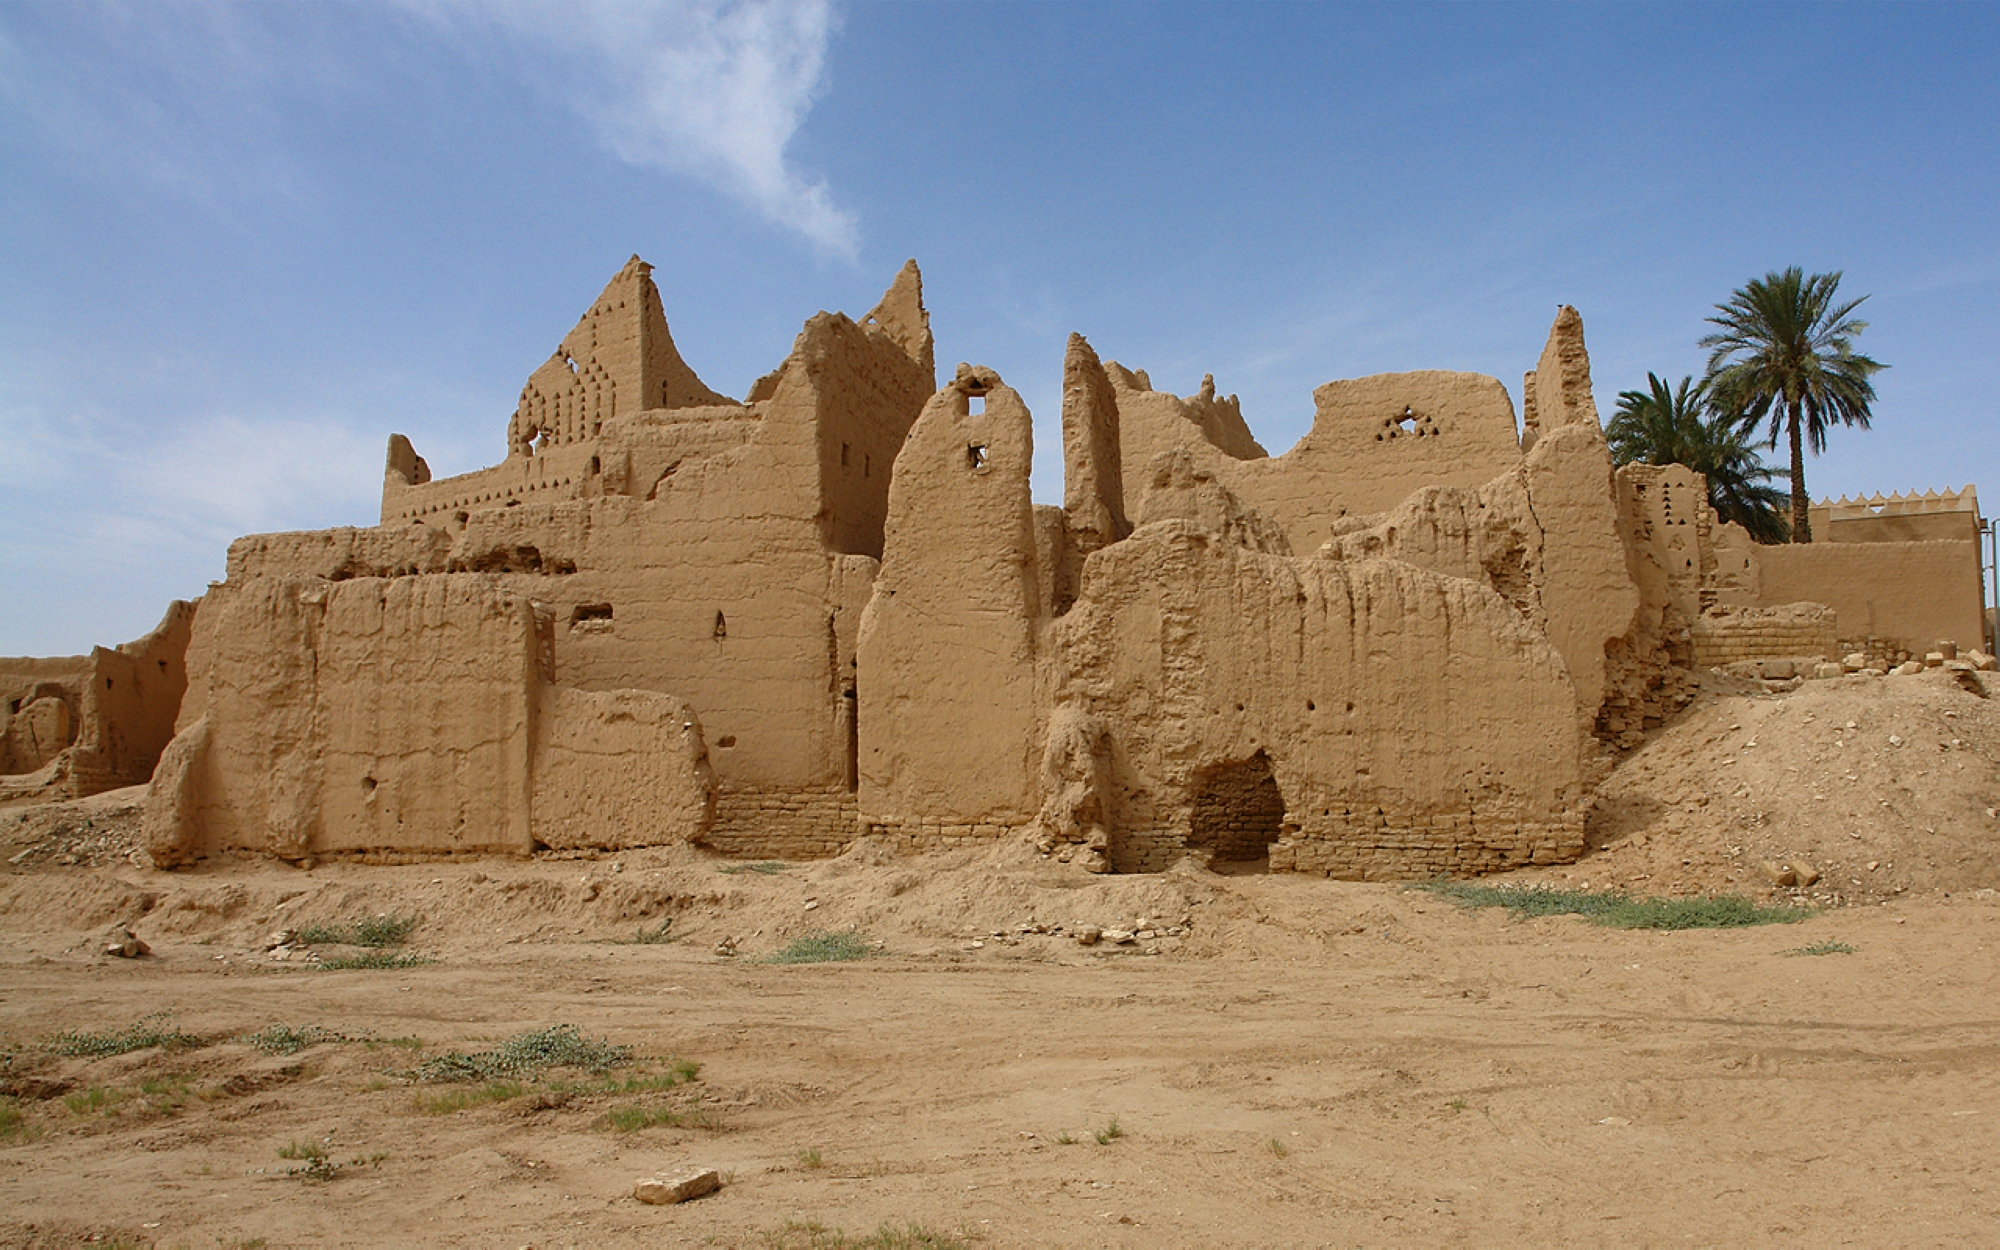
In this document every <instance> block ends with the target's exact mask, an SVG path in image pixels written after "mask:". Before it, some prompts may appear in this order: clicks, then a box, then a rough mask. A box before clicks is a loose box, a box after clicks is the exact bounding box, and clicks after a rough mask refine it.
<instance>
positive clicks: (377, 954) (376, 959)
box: [308, 950, 431, 972]
mask: <svg viewBox="0 0 2000 1250" xmlns="http://www.w3.org/2000/svg"><path fill="white" fill-rule="evenodd" d="M430 962H431V960H430V959H429V958H428V957H427V956H424V955H412V954H410V953H408V952H407V951H382V950H375V951H364V952H362V953H361V954H359V955H338V956H335V957H334V958H332V959H322V960H320V961H319V962H318V963H315V964H310V965H308V966H309V967H312V968H317V969H319V970H320V971H321V972H354V971H362V972H389V971H393V970H394V969H397V968H421V967H423V966H424V965H425V964H427V963H430Z"/></svg>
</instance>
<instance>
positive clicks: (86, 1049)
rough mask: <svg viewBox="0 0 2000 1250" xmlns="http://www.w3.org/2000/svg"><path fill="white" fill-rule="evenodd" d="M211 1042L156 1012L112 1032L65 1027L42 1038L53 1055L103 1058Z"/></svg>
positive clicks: (162, 1012)
mask: <svg viewBox="0 0 2000 1250" xmlns="http://www.w3.org/2000/svg"><path fill="white" fill-rule="evenodd" d="M206 1045H208V1039H207V1038H205V1037H201V1036H199V1035H197V1034H194V1033H183V1032H182V1031H181V1030H180V1029H178V1028H175V1027H173V1026H171V1025H169V1024H168V1023H167V1013H166V1012H164V1011H161V1012H155V1013H154V1014H152V1015H150V1016H146V1017H144V1018H142V1019H140V1020H138V1021H136V1022H134V1023H133V1024H132V1025H130V1026H129V1027H127V1028H125V1029H121V1030H119V1031H117V1032H110V1033H83V1032H78V1031H75V1030H65V1031H63V1032H61V1033H57V1034H55V1035H54V1036H52V1037H47V1038H44V1039H43V1040H42V1043H41V1048H42V1049H43V1050H46V1051H48V1052H49V1053H51V1054H56V1055H73V1056H81V1057H84V1058H90V1059H102V1058H105V1057H107V1056H110V1055H126V1054H130V1053H131V1052H133V1051H135V1050H146V1049H148V1048H150V1047H155V1046H157V1047H158V1048H160V1049H161V1050H169V1051H171V1050H193V1049H195V1048H196V1047H200V1046H206Z"/></svg>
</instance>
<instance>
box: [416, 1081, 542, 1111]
mask: <svg viewBox="0 0 2000 1250" xmlns="http://www.w3.org/2000/svg"><path fill="white" fill-rule="evenodd" d="M527 1092H528V1087H527V1086H526V1085H523V1084H522V1083H521V1082H519V1081H488V1082H486V1084H484V1085H481V1086H478V1087H477V1088H473V1089H454V1090H447V1091H446V1092H444V1093H442V1094H419V1095H417V1110H419V1111H421V1112H423V1113H424V1114H425V1115H450V1114H451V1113H452V1112H454V1111H465V1110H467V1109H469V1108H472V1107H478V1106H484V1105H485V1104H486V1103H489V1102H506V1101H508V1100H509V1099H513V1098H519V1097H520V1096H521V1095H523V1094H525V1093H527Z"/></svg>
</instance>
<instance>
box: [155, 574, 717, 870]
mask: <svg viewBox="0 0 2000 1250" xmlns="http://www.w3.org/2000/svg"><path fill="white" fill-rule="evenodd" d="M547 631H548V623H547V622H546V621H544V620H543V619H542V618H540V617H539V616H538V615H537V613H536V612H535V609H534V606H533V605H532V604H531V603H530V602H529V601H528V600H527V599H526V598H525V597H523V596H521V595H519V594H516V593H513V592H511V591H510V590H508V589H507V587H506V586H505V585H504V584H502V581H501V579H500V578H497V577H494V576H491V575H481V574H432V575H419V576H413V577H401V578H356V579H350V580H346V581H342V582H338V583H333V582H328V581H325V580H323V579H319V578H311V577H293V578H280V577H259V578H251V579H247V580H246V581H244V582H242V583H240V584H231V583H224V584H222V585H218V586H216V587H214V588H212V590H211V591H210V596H209V599H208V601H207V603H206V604H205V606H204V610H203V612H202V614H201V616H200V617H199V618H198V621H197V629H196V633H195V640H194V643H193V645H192V647H191V650H190V656H189V660H190V668H191V676H192V681H191V685H190V704H189V708H188V713H187V716H186V717H185V718H184V721H183V724H182V726H181V733H180V735H179V736H178V737H177V738H176V739H175V742H174V744H173V746H172V747H171V748H170V749H169V751H168V753H167V761H168V763H167V766H165V767H163V768H162V769H161V772H160V776H159V777H158V778H157V779H156V781H155V783H154V788H153V792H152V794H151V796H150V797H149V803H148V808H147V823H146V838H147V846H148V849H149V850H150V851H151V853H152V854H153V856H154V858H155V860H156V861H157V862H159V863H161V864H166V865H171V864H176V863H184V862H187V861H189V860H193V859H197V858H200V857H202V856H204V855H209V854H214V853H216V852H219V851H229V850H251V851H258V852H263V853H267V854H273V855H278V856H280V857H283V858H286V859H292V860H300V859H305V858H308V857H316V856H327V855H348V856H380V855H384V854H388V855H449V854H460V853H477V852H512V853H517V854H525V853H527V852H528V851H530V850H532V849H533V848H534V846H535V845H536V844H537V843H541V844H544V845H553V846H566V847H577V846H623V845H638V844H653V843H657V842H662V841H671V840H682V839H689V838H693V837H697V836H699V835H700V834H701V833H702V832H703V831H704V830H705V828H706V822H707V819H708V814H709V812H710V810H711V804H712V801H713V800H712V797H711V786H710V782H709V778H708V774H707V770H706V767H705V763H704V760H705V750H704V749H703V746H702V743H701V733H700V728H699V725H698V724H697V723H696V722H695V720H694V717H693V715H692V713H691V712H690V711H689V709H687V708H686V707H685V705H683V704H682V703H681V702H680V701H679V700H676V699H673V698H671V697H669V696H664V695H657V694H650V693H640V692H619V693H616V694H588V693H584V692H578V691H567V690H560V689H557V688H554V687H551V686H549V685H548V683H547V676H548V675H547V671H546V663H545V661H546V656H547V646H546V634H547Z"/></svg>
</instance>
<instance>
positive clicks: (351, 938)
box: [292, 916, 419, 947]
mask: <svg viewBox="0 0 2000 1250" xmlns="http://www.w3.org/2000/svg"><path fill="white" fill-rule="evenodd" d="M418 923H419V921H418V918H417V917H415V916H368V917H365V918H363V919H360V920H356V921H354V922H353V923H351V924H315V925H307V926H305V927H304V928H302V929H300V930H299V931H298V932H297V933H295V934H293V935H292V938H293V940H294V941H296V942H298V943H299V944H300V945H303V946H373V947H384V946H401V945H402V944H403V943H404V942H406V941H408V940H409V937H410V934H411V933H412V932H414V931H415V929H416V927H417V925H418Z"/></svg>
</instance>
